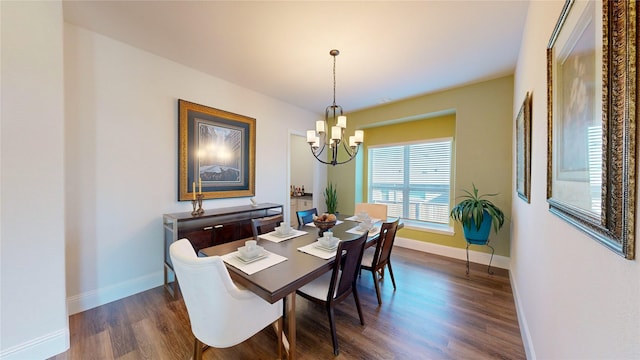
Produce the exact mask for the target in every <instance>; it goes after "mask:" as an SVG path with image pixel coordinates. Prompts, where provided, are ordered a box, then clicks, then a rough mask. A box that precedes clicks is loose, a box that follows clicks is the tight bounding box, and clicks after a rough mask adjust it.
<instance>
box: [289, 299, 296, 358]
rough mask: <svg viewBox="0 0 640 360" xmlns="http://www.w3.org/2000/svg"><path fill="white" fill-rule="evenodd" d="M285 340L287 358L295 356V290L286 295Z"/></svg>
mask: <svg viewBox="0 0 640 360" xmlns="http://www.w3.org/2000/svg"><path fill="white" fill-rule="evenodd" d="M287 340H288V342H289V360H293V359H295V358H296V292H295V291H294V292H292V293H291V294H289V295H287Z"/></svg>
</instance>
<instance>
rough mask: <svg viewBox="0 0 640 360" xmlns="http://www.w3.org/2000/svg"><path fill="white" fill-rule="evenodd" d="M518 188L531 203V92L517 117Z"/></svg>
mask: <svg viewBox="0 0 640 360" xmlns="http://www.w3.org/2000/svg"><path fill="white" fill-rule="evenodd" d="M516 159H517V160H516V190H517V192H518V196H519V197H520V198H521V199H522V200H524V201H526V202H527V203H531V93H528V92H527V94H526V95H525V98H524V101H523V103H522V106H521V107H520V112H519V113H518V117H516Z"/></svg>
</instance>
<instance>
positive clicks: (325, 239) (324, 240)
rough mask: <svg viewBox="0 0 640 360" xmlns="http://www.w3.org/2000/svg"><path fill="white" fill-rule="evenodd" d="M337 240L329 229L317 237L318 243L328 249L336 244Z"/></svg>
mask: <svg viewBox="0 0 640 360" xmlns="http://www.w3.org/2000/svg"><path fill="white" fill-rule="evenodd" d="M339 241H340V239H339V238H337V237H334V236H333V233H332V232H330V231H326V232H325V233H324V235H323V236H322V237H321V238H319V239H318V243H319V244H320V246H322V247H325V248H328V249H333V248H334V247H336V246H338V242H339Z"/></svg>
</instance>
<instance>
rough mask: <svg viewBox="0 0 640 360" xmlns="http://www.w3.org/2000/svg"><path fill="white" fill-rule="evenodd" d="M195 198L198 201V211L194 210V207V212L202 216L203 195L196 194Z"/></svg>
mask: <svg viewBox="0 0 640 360" xmlns="http://www.w3.org/2000/svg"><path fill="white" fill-rule="evenodd" d="M196 197H197V199H198V210H195V205H194V211H197V212H198V215H202V214H204V209H203V208H202V199H204V195H202V194H198V195H196Z"/></svg>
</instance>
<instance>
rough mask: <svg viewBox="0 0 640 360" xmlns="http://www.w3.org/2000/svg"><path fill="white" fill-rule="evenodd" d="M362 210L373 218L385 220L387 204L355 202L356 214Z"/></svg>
mask: <svg viewBox="0 0 640 360" xmlns="http://www.w3.org/2000/svg"><path fill="white" fill-rule="evenodd" d="M362 211H366V212H367V214H368V215H369V217H371V218H373V219H380V220H382V221H386V220H387V205H386V204H370V203H358V204H356V211H355V213H356V215H357V214H359V213H360V212H362Z"/></svg>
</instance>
